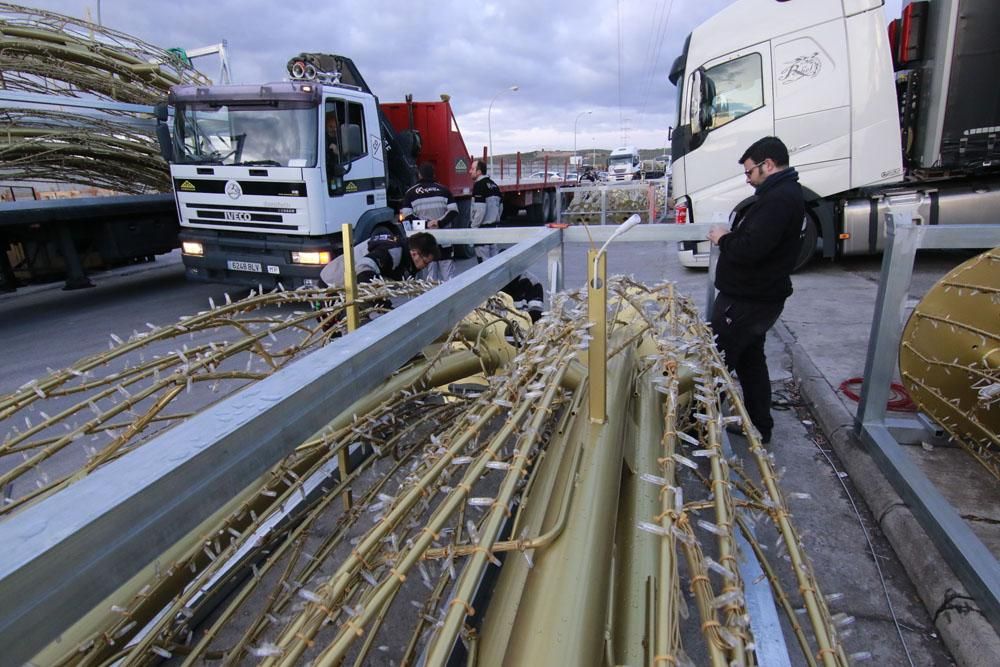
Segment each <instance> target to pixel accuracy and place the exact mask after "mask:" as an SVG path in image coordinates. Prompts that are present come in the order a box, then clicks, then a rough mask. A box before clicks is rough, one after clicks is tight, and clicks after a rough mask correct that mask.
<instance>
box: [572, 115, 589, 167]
mask: <svg viewBox="0 0 1000 667" xmlns="http://www.w3.org/2000/svg"><path fill="white" fill-rule="evenodd" d="M592 113H594V112H593V111H581V112H580V113H578V114H577V115H576V120H574V121H573V161H574V162H576V127H577V124H578V123H579V122H580V117H581V116H586V115H587V114H592ZM579 168H580V167H579V165H577V169H579Z"/></svg>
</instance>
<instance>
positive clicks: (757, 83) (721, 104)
mask: <svg viewBox="0 0 1000 667" xmlns="http://www.w3.org/2000/svg"><path fill="white" fill-rule="evenodd" d="M703 76H704V77H705V78H706V79H707V80H708V81H709V82H710V84H714V88H715V96H714V97H713V98H712V100H711V108H712V116H711V122H710V123H709V124H708V126H707V127H704V128H703V129H704V130H715V129H718V128H720V127H722V126H723V125H726V124H728V123H731V122H733V121H734V120H736V119H737V118H739V117H741V116H745V115H747V114H748V113H750V112H751V111H754V110H756V109H759V108H761V107H762V106H764V78H763V71H762V66H761V57H760V54H759V53H751V54H748V55H745V56H742V57H740V58H736V59H734V60H730V61H728V62H725V63H721V64H719V65H716V66H714V67H711V68H709V69H707V70H705V72H704V74H703ZM695 97H696V96H692V100H694V99H695ZM691 113H692V115H694V114H697V113H698V110H697V109H691Z"/></svg>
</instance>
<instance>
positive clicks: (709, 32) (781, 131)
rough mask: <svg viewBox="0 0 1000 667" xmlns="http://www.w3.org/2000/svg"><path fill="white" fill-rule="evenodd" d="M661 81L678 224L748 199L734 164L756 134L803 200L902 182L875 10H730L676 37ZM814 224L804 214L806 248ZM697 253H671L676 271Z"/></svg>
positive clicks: (884, 42) (867, 5)
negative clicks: (679, 48)
mask: <svg viewBox="0 0 1000 667" xmlns="http://www.w3.org/2000/svg"><path fill="white" fill-rule="evenodd" d="M670 79H671V81H672V82H674V83H675V85H676V86H677V125H676V129H674V130H673V133H672V137H671V140H672V144H671V153H672V156H673V164H672V179H673V192H674V196H675V197H676V198H677V204H678V206H680V207H684V208H686V213H687V220H688V221H689V222H710V223H719V224H728V221H729V216H730V213H731V212H732V211H733V210H734V209H735V208H736V207H737V206H738V205H739V204H740V203H741V202H742V201H743V200H745V199H747V198H748V197H750V196H751V195H752V194H753V190H752V189H751V188H750V186H749V185H748V184H747V182H746V178H745V176H744V174H743V167H742V166H741V165H740V164H739V163H738V162H737V160H738V159H739V157H740V156H741V155H742V154H743V151H744V150H746V148H747V147H749V146H750V144H752V143H753V142H754V141H756V140H757V139H759V138H761V137H764V136H768V135H774V136H778V137H779V138H781V139H782V141H784V142H785V144H786V145H787V146H788V149H789V153H790V156H791V165H792V166H794V167H795V168H796V169H797V170H798V172H799V174H800V181H801V183H802V185H803V187H804V188H805V189H806V190H807V198H808V199H812V200H819V199H822V198H824V197H828V196H831V195H834V194H836V193H842V192H845V191H849V190H855V189H859V188H865V187H871V186H877V185H881V184H887V183H894V182H899V181H900V180H901V179H902V177H903V165H902V158H901V152H900V141H899V117H898V113H897V101H896V89H895V78H894V74H893V62H892V58H891V55H890V49H889V44H888V36H887V33H886V29H885V17H884V14H883V11H882V0H809V1H808V2H801V1H800V2H776V1H775V0H737V1H736V2H734V3H732V4H731V5H729V6H728V7H726V8H725V9H724V10H722V11H721V12H719V13H718V14H716V15H715V16H713V17H712V18H710V19H709V20H707V21H706V22H705V23H703V24H701V25H700V26H698V27H697V28H696V29H695V30H694V31H693V32H692V33H691V34H690V36H688V38H687V40H686V42H685V44H684V50H683V53H682V54H681V55H680V57H678V58H677V60H676V61H675V63H674V65H673V67H672V69H671V73H670ZM816 224H817V221H816V219H815V213H814V212H810V213H809V215H808V216H807V220H805V221H804V225H805V227H804V233H806V232H808V233H809V235H810V237H811V239H812V242H813V246H814V247H815V242H816V232H817V230H816V229H807V227H809V226H810V225H812V226H815V225H816ZM698 246H700V247H697V248H696V247H694V244H693V243H685V244H683V245H682V247H681V256H680V259H681V261H682V263H684V264H687V265H707V258H708V253H707V250H708V246H707V242H705V243H701V244H698ZM814 247H813V248H808V247H807V248H805V250H804V252H807V253H809V256H811V254H812V251H813V250H814Z"/></svg>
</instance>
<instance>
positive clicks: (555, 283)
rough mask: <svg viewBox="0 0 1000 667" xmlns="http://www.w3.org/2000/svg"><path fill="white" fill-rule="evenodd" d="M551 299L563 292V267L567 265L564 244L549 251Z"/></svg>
mask: <svg viewBox="0 0 1000 667" xmlns="http://www.w3.org/2000/svg"><path fill="white" fill-rule="evenodd" d="M548 258H549V298H550V299H551V297H552V295H553V294H555V293H556V292H561V291H562V290H563V265H564V264H565V261H566V257H565V250H564V244H562V243H560V244H559V247H557V248H553V249H552V250H550V251H549V255H548Z"/></svg>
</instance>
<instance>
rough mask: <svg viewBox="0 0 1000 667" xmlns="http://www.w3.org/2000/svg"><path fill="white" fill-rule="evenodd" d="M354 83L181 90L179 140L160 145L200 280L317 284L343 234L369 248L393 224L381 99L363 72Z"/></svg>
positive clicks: (190, 265) (193, 271)
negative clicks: (350, 232)
mask: <svg viewBox="0 0 1000 667" xmlns="http://www.w3.org/2000/svg"><path fill="white" fill-rule="evenodd" d="M344 60H345V61H347V63H350V61H349V60H347V59H344ZM339 64H340V65H342V66H343V63H339ZM289 68H290V70H291V69H292V63H290V64H289ZM352 73H353V74H352ZM344 74H345V81H341V80H340V76H339V75H340V72H337V77H336V79H335V80H329V79H328V80H326V81H319V80H309V81H302V80H292V81H284V82H276V83H267V84H263V85H220V86H175V87H174V88H173V89H171V91H170V96H169V103H170V104H171V105H172V106H173V107H174V110H175V112H174V124H173V128H172V130H173V131H172V133H171V135H170V137H169V138H167V139H166V140H164V138H161V144H163V143H166V142H168V141H169V144H170V146H169V153H170V157H171V159H170V162H171V165H170V172H171V177H172V179H173V186H174V193H175V196H176V200H177V210H178V214H179V217H180V226H181V234H180V240H181V248H182V253H183V259H184V264H185V267H186V270H187V274H188V277H189V278H191V279H194V280H200V281H213V282H228V283H235V284H242V285H247V286H257V285H261V286H264V287H268V288H270V287H273V286H276V285H277V284H279V283H280V284H281V285H282V286H283V287H285V288H289V289H291V288H294V287H297V286H300V285H302V284H313V283H315V282H316V281H317V279H318V276H319V270H320V269H321V268H322V267H323V266H324V265H325V264H326V263H327V262H329V261H330V260H331V259H332V258H333V257H335V256H336V255H337V254H339V252H340V246H341V225H342V224H343V223H350V224H352V225H354V228H355V238H356V239H358V240H361V239H364V238H367V236H368V234H370V232H371V230H372V229H373V228H374V227H375V225H377V224H381V223H389V224H391V222H392V220H393V219H394V211H393V209H392V208H391V206H390V203H389V201H388V197H387V185H388V183H387V167H386V164H385V148H386V147H385V143H386V141H387V139H386V138H385V135H384V133H383V128H382V127H381V125H382V123H381V122H380V119H381V116H380V111H379V106H378V100H377V98H376V97H375V96H374V95H373V94H372V93H371V92H370V91H369V90H368V89H367V86H366V85H364V82H363V80H362V79H360V75H358V74H357V73H356V70H354V69H353V63H350V64H349V66H347V67H346V68H345V70H344ZM400 187H403V188H405V187H406V184H402V185H401V186H400Z"/></svg>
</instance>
